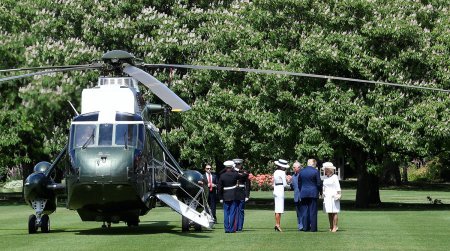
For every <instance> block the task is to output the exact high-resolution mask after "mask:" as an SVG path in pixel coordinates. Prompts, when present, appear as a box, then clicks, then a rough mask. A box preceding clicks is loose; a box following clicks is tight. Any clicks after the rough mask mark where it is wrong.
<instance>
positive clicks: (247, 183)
mask: <svg viewBox="0 0 450 251" xmlns="http://www.w3.org/2000/svg"><path fill="white" fill-rule="evenodd" d="M250 189H251V182H250V179H249V178H248V177H247V179H246V180H245V200H246V201H247V200H248V199H249V198H250Z"/></svg>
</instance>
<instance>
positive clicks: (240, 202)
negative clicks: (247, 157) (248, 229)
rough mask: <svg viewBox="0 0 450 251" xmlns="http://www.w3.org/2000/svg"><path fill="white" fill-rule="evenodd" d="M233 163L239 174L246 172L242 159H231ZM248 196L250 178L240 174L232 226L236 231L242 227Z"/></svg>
mask: <svg viewBox="0 0 450 251" xmlns="http://www.w3.org/2000/svg"><path fill="white" fill-rule="evenodd" d="M233 162H234V164H235V171H236V172H238V173H239V174H248V171H246V170H244V168H243V162H244V160H243V159H233ZM249 197H250V179H249V178H248V176H244V175H241V176H240V177H239V183H238V187H237V188H236V200H237V201H236V203H237V206H236V207H237V209H236V210H237V212H236V219H235V222H234V227H235V229H236V231H238V232H240V231H242V229H243V228H244V216H245V202H247V201H248V198H249Z"/></svg>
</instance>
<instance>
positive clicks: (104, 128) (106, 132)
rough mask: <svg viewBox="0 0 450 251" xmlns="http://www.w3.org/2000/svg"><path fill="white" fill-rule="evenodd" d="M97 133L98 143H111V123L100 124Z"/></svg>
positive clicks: (104, 144) (101, 144)
mask: <svg viewBox="0 0 450 251" xmlns="http://www.w3.org/2000/svg"><path fill="white" fill-rule="evenodd" d="M98 134H99V138H98V145H99V146H110V145H111V144H112V135H113V125H112V124H101V125H100V128H99V132H98Z"/></svg>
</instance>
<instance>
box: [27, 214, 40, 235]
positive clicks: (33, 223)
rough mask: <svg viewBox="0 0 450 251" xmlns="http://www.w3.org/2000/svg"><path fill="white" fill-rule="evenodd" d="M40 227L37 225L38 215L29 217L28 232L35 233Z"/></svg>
mask: <svg viewBox="0 0 450 251" xmlns="http://www.w3.org/2000/svg"><path fill="white" fill-rule="evenodd" d="M37 229H38V227H37V226H36V215H34V214H32V215H30V217H29V218H28V233H29V234H34V233H36V232H37Z"/></svg>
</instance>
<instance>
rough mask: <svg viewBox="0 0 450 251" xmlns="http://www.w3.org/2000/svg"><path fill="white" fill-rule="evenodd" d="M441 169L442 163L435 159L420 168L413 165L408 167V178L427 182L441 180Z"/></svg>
mask: <svg viewBox="0 0 450 251" xmlns="http://www.w3.org/2000/svg"><path fill="white" fill-rule="evenodd" d="M441 169H442V166H441V164H440V163H439V162H436V161H434V160H432V161H429V162H427V163H426V164H425V165H423V166H421V167H419V168H417V167H416V166H415V165H413V166H410V167H408V180H409V181H426V182H436V181H441V176H440V174H441Z"/></svg>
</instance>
